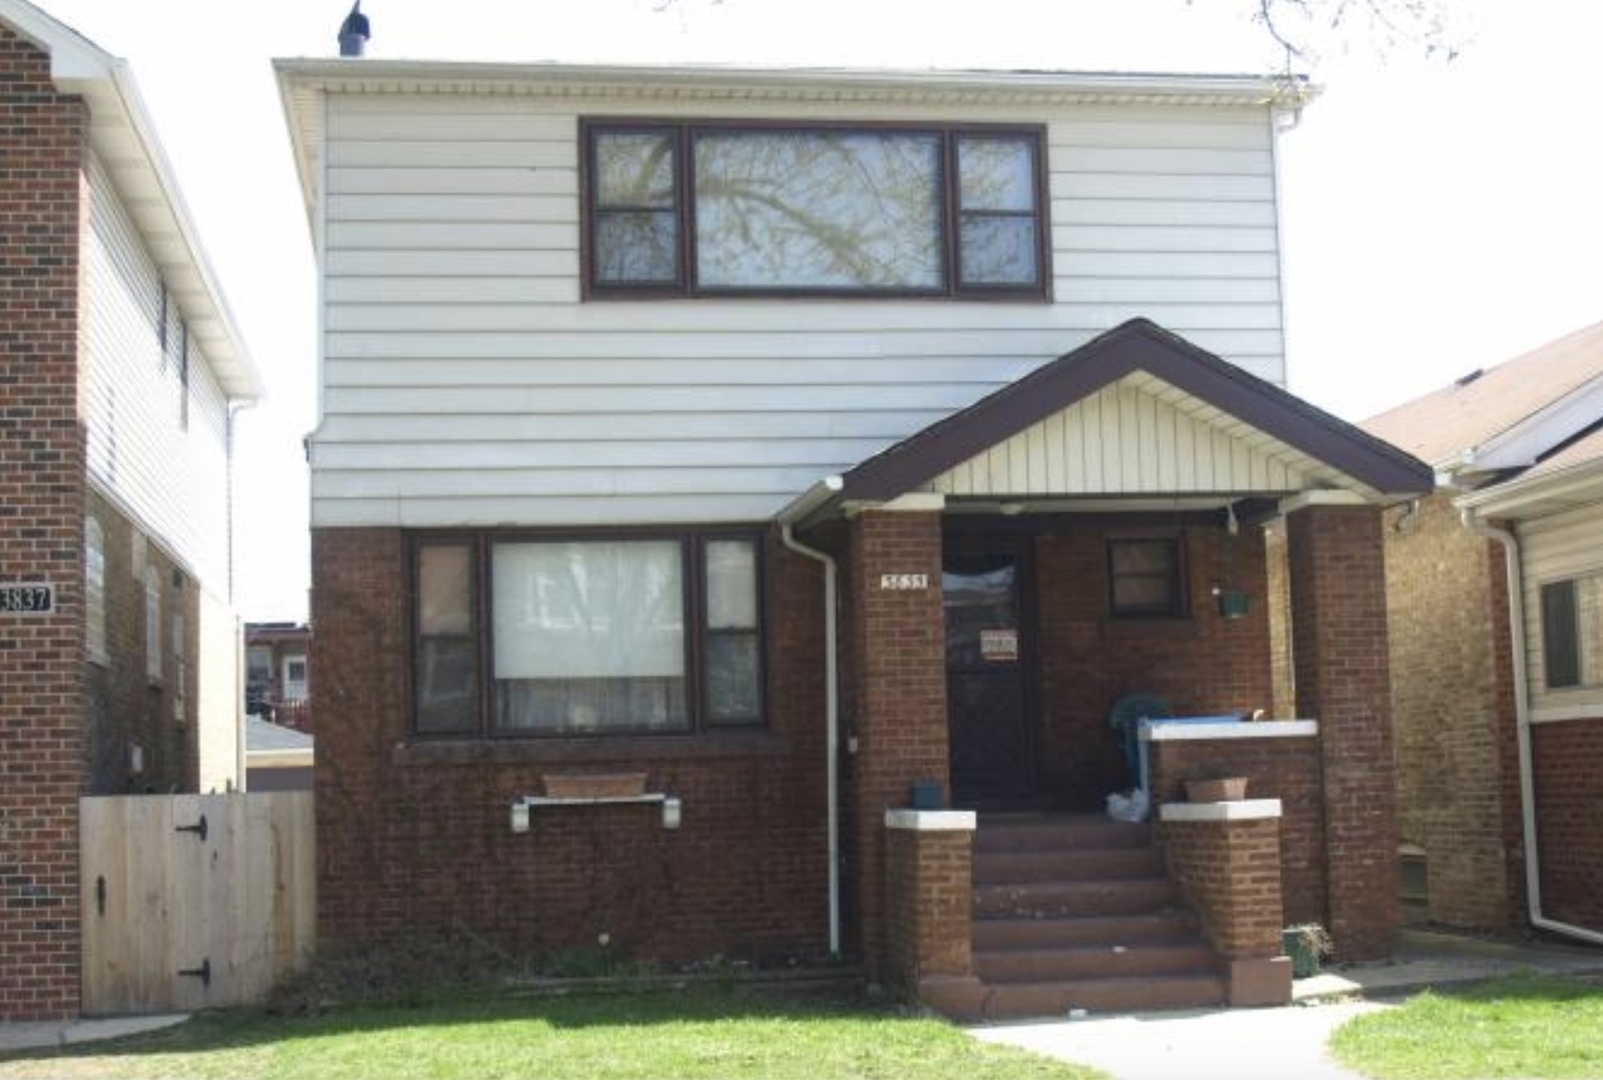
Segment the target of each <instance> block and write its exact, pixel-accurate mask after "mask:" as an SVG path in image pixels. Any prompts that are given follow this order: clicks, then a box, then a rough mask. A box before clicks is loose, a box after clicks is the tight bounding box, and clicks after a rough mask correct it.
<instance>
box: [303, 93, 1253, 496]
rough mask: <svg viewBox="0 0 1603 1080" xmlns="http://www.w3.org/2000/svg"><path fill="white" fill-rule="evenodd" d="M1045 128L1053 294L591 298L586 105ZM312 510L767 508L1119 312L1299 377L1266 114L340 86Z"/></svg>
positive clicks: (625, 110)
mask: <svg viewBox="0 0 1603 1080" xmlns="http://www.w3.org/2000/svg"><path fill="white" fill-rule="evenodd" d="M742 109H745V110H748V112H747V115H750V116H751V117H752V118H753V119H761V118H774V119H792V120H801V119H810V120H827V121H851V120H906V121H910V122H924V123H948V122H992V123H1008V124H1021V123H1022V124H1035V123H1044V124H1045V127H1046V144H1047V145H1046V153H1047V167H1048V172H1049V177H1050V188H1051V191H1050V222H1051V230H1052V242H1053V252H1052V266H1051V270H1052V274H1053V285H1052V292H1053V298H1052V301H1051V302H1050V303H1040V302H1034V301H1032V302H964V301H960V300H956V301H954V300H941V301H927V300H926V301H906V300H898V301H889V300H876V299H863V298H853V299H850V300H844V301H838V302H837V301H825V300H817V299H806V300H757V299H739V300H729V301H719V300H707V299H697V300H669V301H638V302H631V301H617V300H605V301H601V300H598V301H594V302H588V303H587V302H583V301H582V300H581V296H580V257H579V236H580V218H579V212H580V210H579V172H578V165H579V162H578V156H579V147H578V142H577V137H578V126H579V125H578V121H579V117H580V116H581V115H588V116H601V115H608V114H611V115H619V116H636V117H640V116H645V117H651V116H670V115H671V116H672V118H681V117H685V116H688V115H695V114H699V115H705V116H712V117H719V118H726V119H728V118H738V117H739V116H740V115H742V112H741V110H742ZM326 130H327V144H326V156H325V159H324V162H323V169H324V172H323V183H322V190H323V192H324V193H325V198H326V200H327V203H326V206H325V208H324V212H323V215H322V236H323V240H324V251H323V268H324V275H325V279H324V287H323V297H324V305H325V306H324V321H323V340H322V348H323V354H324V365H323V372H324V388H323V416H322V419H321V423H320V426H319V429H318V431H317V433H316V436H315V438H314V440H313V453H312V462H313V476H312V500H313V510H312V513H313V524H314V525H317V526H336V525H365V524H374V525H382V524H391V525H406V526H434V525H454V524H479V525H486V524H495V523H502V522H516V523H523V524H565V523H588V524H608V523H637V522H689V521H704V522H710V521H736V520H738V521H749V520H760V519H764V518H767V517H769V516H771V515H772V514H773V513H774V512H776V511H777V510H778V509H780V508H781V507H783V506H784V505H785V504H786V503H787V502H789V501H790V500H791V499H792V498H794V497H795V496H796V495H797V494H799V493H800V492H801V491H803V490H805V489H806V488H807V487H809V486H810V485H811V484H812V483H813V482H815V481H816V480H818V479H820V478H822V477H823V476H826V475H828V474H831V473H835V472H839V471H841V470H843V469H846V468H849V467H851V466H852V465H855V464H856V463H858V462H859V461H861V460H863V459H864V458H865V457H868V456H870V455H871V454H873V453H875V452H877V451H879V450H881V449H883V448H884V447H886V446H888V445H890V444H892V443H894V442H897V441H899V440H900V439H903V438H905V437H907V436H908V435H911V434H913V433H915V432H917V431H919V430H920V429H922V428H924V427H925V426H927V425H928V424H930V423H932V422H934V421H935V420H938V419H940V418H941V417H943V416H946V415H949V414H950V413H952V412H954V411H956V410H958V409H961V408H963V407H965V406H967V405H970V404H972V403H973V402H975V401H977V400H978V399H980V398H981V397H983V396H985V395H986V394H988V393H990V392H991V391H993V390H995V389H997V388H999V387H1000V386H1002V385H1004V384H1006V383H1008V382H1010V381H1012V380H1014V379H1017V378H1019V377H1020V376H1022V375H1024V374H1027V373H1028V372H1030V371H1031V370H1033V369H1035V368H1036V367H1038V366H1040V365H1041V364H1043V363H1045V362H1047V361H1049V360H1052V359H1054V358H1056V357H1058V356H1060V355H1062V354H1063V353H1065V352H1068V351H1070V350H1071V349H1073V348H1075V347H1077V346H1079V345H1081V344H1084V343H1085V342H1086V341H1087V340H1089V339H1090V338H1091V337H1093V336H1095V335H1096V334H1098V333H1101V332H1103V331H1105V330H1107V329H1109V328H1111V327H1113V326H1115V325H1117V324H1119V323H1121V322H1123V321H1125V320H1127V319H1129V318H1132V317H1135V316H1144V317H1146V318H1150V319H1152V320H1153V321H1155V322H1157V323H1159V324H1160V325H1162V326H1164V327H1166V328H1167V329H1170V330H1172V331H1174V332H1176V333H1178V334H1180V335H1182V336H1184V337H1186V338H1188V339H1190V340H1191V341H1193V342H1195V343H1196V344H1198V345H1200V346H1202V347H1203V348H1205V349H1208V350H1210V351H1213V352H1216V353H1218V354H1219V355H1221V356H1223V357H1224V358H1225V359H1227V360H1231V361H1233V362H1235V363H1238V364H1240V365H1241V366H1242V367H1244V368H1245V369H1246V370H1248V371H1250V372H1252V373H1253V374H1256V375H1259V376H1262V377H1264V378H1267V379H1269V380H1270V381H1272V382H1275V383H1283V381H1284V359H1283V351H1282V350H1283V335H1282V331H1281V302H1280V288H1279V254H1278V250H1277V245H1278V236H1277V230H1276V205H1275V180H1274V155H1273V134H1272V130H1271V119H1270V115H1269V112H1268V110H1267V109H1261V110H1260V109H1246V108H1233V107H1218V106H1209V107H1182V106H1174V107H1158V106H1128V107H1121V106H1116V105H1094V106H1092V105H1086V106H1063V107H1060V108H1058V110H1057V112H1056V113H1054V114H1053V115H1038V114H1024V113H1023V112H1022V111H1020V110H1003V109H993V110H985V109H981V108H978V107H970V108H968V109H966V110H955V114H954V111H953V110H942V111H941V114H940V115H938V116H933V115H930V114H929V113H928V112H926V111H924V110H921V109H918V108H915V107H912V106H896V107H893V108H879V109H875V108H871V107H869V106H867V105H864V104H860V103H842V104H840V105H838V106H837V105H831V106H823V105H812V106H803V105H798V104H795V103H788V102H779V101H766V102H760V103H757V104H755V105H742V104H741V103H740V102H738V101H736V100H719V101H714V102H695V101H685V102H676V103H674V109H673V111H672V113H671V114H670V113H669V112H667V111H665V108H664V106H663V103H661V102H647V101H632V100H627V99H608V100H606V101H605V102H604V103H601V102H591V103H580V104H574V103H563V102H559V101H554V100H552V99H549V98H498V97H491V96H488V95H485V96H478V97H473V96H446V95H427V94H382V93H374V94H360V93H339V92H331V93H330V94H329V95H328V98H327V115H326Z"/></svg>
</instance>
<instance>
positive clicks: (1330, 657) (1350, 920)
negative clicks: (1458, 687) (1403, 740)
mask: <svg viewBox="0 0 1603 1080" xmlns="http://www.w3.org/2000/svg"><path fill="white" fill-rule="evenodd" d="M1380 518H1381V514H1380V511H1379V509H1377V508H1373V507H1344V506H1343V507H1337V506H1328V507H1326V506H1313V507H1307V508H1304V509H1301V510H1298V511H1296V512H1294V513H1292V514H1291V515H1290V516H1289V518H1288V519H1287V520H1288V525H1287V540H1288V549H1287V550H1288V560H1289V566H1290V572H1291V630H1292V642H1293V646H1294V657H1293V660H1294V666H1295V681H1296V693H1297V709H1298V712H1299V714H1300V715H1301V716H1303V717H1307V718H1310V719H1315V720H1318V721H1319V745H1320V752H1321V760H1320V773H1321V776H1322V778H1323V783H1324V799H1325V815H1324V821H1325V852H1326V857H1327V865H1328V868H1329V869H1328V878H1327V880H1328V882H1329V894H1328V895H1329V909H1330V919H1329V921H1328V923H1327V926H1328V928H1329V930H1330V932H1331V936H1332V938H1333V939H1334V942H1335V948H1336V951H1337V954H1338V955H1339V956H1341V958H1342V959H1344V960H1360V959H1371V958H1379V957H1383V956H1385V955H1387V954H1388V952H1389V951H1390V948H1391V936H1392V933H1393V931H1394V930H1395V929H1396V925H1397V919H1398V900H1397V872H1398V871H1397V814H1396V779H1395V766H1394V763H1393V758H1392V737H1391V689H1390V679H1389V675H1388V672H1389V654H1388V648H1387V638H1386V591H1385V566H1384V555H1383V548H1382V543H1383V541H1382V536H1381V520H1380Z"/></svg>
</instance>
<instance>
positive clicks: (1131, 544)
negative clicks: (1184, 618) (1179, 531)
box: [1108, 538, 1186, 616]
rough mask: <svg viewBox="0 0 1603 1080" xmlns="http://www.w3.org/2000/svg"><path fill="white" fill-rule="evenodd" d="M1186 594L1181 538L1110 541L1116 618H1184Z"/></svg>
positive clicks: (1110, 592)
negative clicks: (1120, 616)
mask: <svg viewBox="0 0 1603 1080" xmlns="http://www.w3.org/2000/svg"><path fill="white" fill-rule="evenodd" d="M1185 595H1186V590H1185V585H1184V565H1183V562H1182V560H1181V549H1180V541H1179V540H1178V539H1175V538H1163V539H1139V540H1110V541H1108V606H1109V610H1110V611H1112V613H1113V614H1114V615H1122V616H1139V615H1147V616H1165V615H1184V614H1185V613H1186V605H1185Z"/></svg>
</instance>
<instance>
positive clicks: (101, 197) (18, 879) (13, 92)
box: [0, 0, 257, 1020]
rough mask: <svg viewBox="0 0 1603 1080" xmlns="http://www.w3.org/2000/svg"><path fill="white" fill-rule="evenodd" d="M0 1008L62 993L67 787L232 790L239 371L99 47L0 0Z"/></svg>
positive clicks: (72, 870)
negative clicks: (232, 472) (234, 422)
mask: <svg viewBox="0 0 1603 1080" xmlns="http://www.w3.org/2000/svg"><path fill="white" fill-rule="evenodd" d="M0 129H3V132H0V134H3V138H0V144H3V146H4V150H3V152H0V282H3V287H0V769H3V771H4V782H3V783H0V946H3V952H0V1020H6V1019H28V1018H47V1017H60V1016H67V1015H71V1014H73V1013H75V1012H76V1011H77V1008H78V1000H79V970H78V956H79V923H78V911H79V903H80V897H79V882H78V846H77V840H78V798H79V796H81V795H86V794H112V793H124V792H145V791H163V792H165V791H194V790H197V789H211V788H221V787H223V786H225V785H227V784H230V783H237V781H238V778H239V759H240V753H241V748H240V746H239V743H238V730H239V728H238V716H239V709H238V705H237V702H238V700H239V692H240V675H239V671H238V667H239V665H238V661H237V656H238V644H237V642H238V635H237V629H236V622H235V619H234V616H233V614H232V611H231V605H230V599H229V596H230V581H229V561H230V560H229V550H228V549H229V523H228V507H229V494H228V483H229V437H228V429H229V425H230V423H231V413H230V410H231V409H232V408H233V407H234V406H235V405H238V404H241V403H243V402H247V401H249V400H251V399H252V398H253V397H254V396H255V395H256V393H257V383H256V376H255V373H254V370H253V369H252V367H251V364H250V361H249V360H248V358H247V357H246V356H245V354H244V352H243V350H242V349H241V348H240V346H239V343H238V342H237V340H236V339H235V336H234V332H233V328H232V326H231V324H230V322H229V317H228V313H227V309H226V308H225V307H224V305H223V302H222V299H221V297H220V296H219V295H218V293H217V291H216V289H215V285H214V283H213V281H212V279H211V276H210V273H209V271H208V269H207V266H206V263H205V260H204V258H203V257H202V255H201V252H200V250H199V248H198V247H197V246H196V244H195V241H194V236H193V230H192V228H191V226H190V225H189V222H188V221H187V220H186V219H185V217H184V216H183V211H182V204H181V202H180V201H179V200H178V198H177V191H176V187H175V186H174V184H173V182H172V178H171V177H170V176H169V175H168V173H167V170H166V164H165V158H164V156H163V155H162V152H161V150H160V147H159V145H158V144H157V142H156V140H155V136H154V134H153V132H152V130H151V127H150V123H149V120H148V118H147V117H146V116H145V114H144V112H143V110H142V108H141V106H140V103H139V98H138V95H137V93H136V91H135V89H134V85H133V83H132V81H131V79H130V77H129V75H128V73H127V71H126V69H125V68H124V67H123V66H122V65H121V63H120V62H119V61H117V60H116V59H115V58H113V57H111V56H108V55H107V54H105V53H103V52H101V51H100V50H99V49H97V48H95V47H94V46H93V45H92V44H90V43H89V42H87V41H86V40H84V39H83V38H82V37H79V36H78V35H77V34H75V33H74V32H73V31H71V30H69V29H68V28H67V27H65V26H62V25H61V24H60V23H57V22H55V21H54V20H53V19H51V18H49V17H48V16H46V15H44V14H43V13H41V12H40V11H39V10H38V9H36V8H34V7H31V6H30V5H28V4H26V3H20V2H18V0H0Z"/></svg>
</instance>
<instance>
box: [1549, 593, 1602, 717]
mask: <svg viewBox="0 0 1603 1080" xmlns="http://www.w3.org/2000/svg"><path fill="white" fill-rule="evenodd" d="M1541 609H1542V610H1541V615H1542V667H1543V671H1544V672H1545V676H1546V677H1545V679H1544V681H1545V683H1546V686H1547V688H1548V689H1549V690H1565V689H1570V688H1574V687H1582V686H1598V685H1603V573H1600V574H1591V575H1588V576H1586V577H1578V578H1569V579H1566V580H1564V581H1552V582H1548V583H1547V584H1545V585H1543V586H1542V591H1541Z"/></svg>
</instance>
